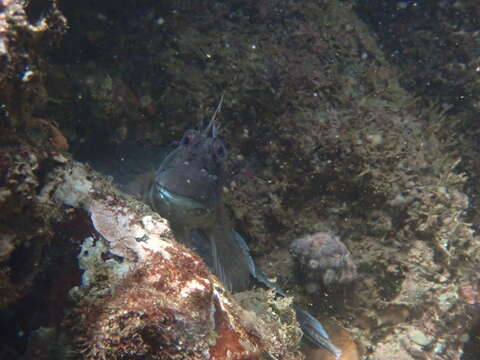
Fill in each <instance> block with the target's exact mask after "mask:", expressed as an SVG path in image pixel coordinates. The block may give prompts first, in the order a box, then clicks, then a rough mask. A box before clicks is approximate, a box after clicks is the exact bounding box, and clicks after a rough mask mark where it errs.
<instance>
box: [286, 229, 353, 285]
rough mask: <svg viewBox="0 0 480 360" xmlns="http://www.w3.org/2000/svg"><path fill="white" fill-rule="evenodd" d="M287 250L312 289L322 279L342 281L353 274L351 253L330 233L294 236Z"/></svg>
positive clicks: (349, 278)
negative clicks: (295, 260)
mask: <svg viewBox="0 0 480 360" xmlns="http://www.w3.org/2000/svg"><path fill="white" fill-rule="evenodd" d="M290 251H291V252H292V253H293V255H294V257H295V258H296V259H297V261H298V262H299V264H300V266H301V268H302V274H303V276H304V277H305V279H306V282H307V288H309V289H311V292H312V293H315V292H316V291H315V289H317V288H318V286H319V284H321V283H322V282H323V284H324V285H327V286H328V285H331V284H334V283H340V284H346V283H349V282H351V281H353V280H355V278H356V277H357V267H356V265H355V263H354V261H353V258H352V254H351V253H350V251H348V249H347V247H346V246H345V244H343V243H342V242H341V241H340V238H339V237H338V236H335V235H334V234H332V233H328V232H319V233H315V234H313V235H307V236H304V237H302V238H299V239H297V240H294V241H293V242H292V244H291V245H290Z"/></svg>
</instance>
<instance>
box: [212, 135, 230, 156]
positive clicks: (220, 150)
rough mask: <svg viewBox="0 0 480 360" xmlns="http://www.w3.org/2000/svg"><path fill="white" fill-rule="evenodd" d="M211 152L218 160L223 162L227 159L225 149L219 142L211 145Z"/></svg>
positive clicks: (221, 142)
mask: <svg viewBox="0 0 480 360" xmlns="http://www.w3.org/2000/svg"><path fill="white" fill-rule="evenodd" d="M213 152H214V154H215V156H217V158H218V159H219V160H225V159H226V158H227V148H226V147H225V145H224V144H223V141H221V140H218V141H215V142H214V143H213Z"/></svg>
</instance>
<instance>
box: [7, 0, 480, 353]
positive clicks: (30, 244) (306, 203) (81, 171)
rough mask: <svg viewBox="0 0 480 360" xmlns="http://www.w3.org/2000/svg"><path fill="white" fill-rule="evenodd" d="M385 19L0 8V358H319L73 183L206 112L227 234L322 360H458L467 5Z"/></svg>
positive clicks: (467, 212) (251, 5) (381, 10)
mask: <svg viewBox="0 0 480 360" xmlns="http://www.w3.org/2000/svg"><path fill="white" fill-rule="evenodd" d="M380 3H381V4H383V5H380ZM385 4H386V2H371V1H363V2H358V1H353V0H352V1H331V0H328V1H327V0H325V1H323V0H322V1H286V2H277V1H273V0H264V1H249V0H241V1H224V2H211V1H206V0H205V1H203V0H201V1H182V2H175V1H162V2H156V1H151V0H142V1H133V0H132V1H130V0H126V1H122V2H118V1H113V0H112V1H110V0H107V1H102V2H71V1H61V0H57V1H31V2H24V1H19V0H10V1H2V2H1V3H0V11H1V13H0V57H1V63H0V66H1V72H0V87H1V90H2V91H1V92H0V94H1V95H0V227H1V231H0V325H1V326H0V328H1V329H2V330H1V331H2V340H3V341H2V345H1V348H0V359H12V358H18V359H25V360H26V359H33V358H35V359H97V358H98V359H102V358H109V359H130V358H150V359H155V358H158V359H176V358H191V359H197V358H215V359H227V358H231V359H270V358H274V359H296V358H299V359H300V358H302V357H304V356H306V357H307V358H308V359H329V357H330V355H329V354H326V353H322V352H321V351H316V350H312V349H309V350H304V354H301V353H299V350H298V342H299V339H300V335H301V334H300V333H299V330H298V326H297V324H296V321H295V320H294V318H295V317H294V316H293V312H292V307H291V302H292V299H291V298H285V299H278V298H275V296H273V294H272V292H269V291H265V290H262V289H256V290H252V291H249V292H246V293H241V294H238V295H236V296H235V297H232V295H230V294H229V293H228V292H227V291H225V290H224V289H223V287H222V284H221V283H220V282H219V281H218V280H217V279H216V277H214V276H213V275H211V274H210V272H209V271H208V270H207V268H206V267H205V265H204V264H203V262H202V261H201V259H200V258H199V257H198V256H197V255H196V254H195V253H193V252H191V251H189V250H188V249H187V248H185V247H184V246H183V245H181V244H179V243H178V242H176V240H175V239H173V237H172V235H171V232H170V230H169V226H168V224H167V223H166V222H165V221H164V220H163V219H161V218H160V217H159V216H158V215H157V214H155V213H154V212H153V211H152V210H151V209H150V208H149V207H148V206H147V205H145V204H143V203H141V202H138V201H136V200H135V199H133V198H130V197H128V196H125V195H124V194H122V193H120V192H119V191H118V189H116V188H115V186H114V185H112V182H111V179H110V178H109V177H108V175H111V174H103V175H100V174H99V173H97V172H95V171H94V170H93V169H92V168H90V167H89V166H88V165H86V164H85V162H88V160H90V161H92V160H95V159H97V158H99V157H101V156H104V155H105V156H106V155H109V154H111V153H114V155H117V158H116V161H117V160H118V161H117V162H118V164H117V162H115V163H114V162H113V161H112V162H111V165H112V166H113V165H115V166H117V167H120V170H124V171H125V172H129V171H131V169H130V168H129V167H128V166H129V165H128V164H127V161H126V160H125V158H124V156H123V155H122V156H119V155H118V153H115V151H113V152H112V151H111V149H112V148H113V149H117V147H118V146H122V145H124V144H128V143H136V144H141V145H142V146H145V147H148V146H153V145H155V146H157V145H165V144H168V143H170V142H172V141H175V140H178V139H179V138H180V135H181V133H183V131H184V130H185V129H187V128H192V127H195V126H196V125H197V124H199V123H200V121H201V120H202V119H203V118H206V117H209V116H210V115H211V113H212V110H213V109H214V108H215V106H216V104H217V101H218V99H219V97H220V95H221V94H224V96H225V101H224V105H223V109H222V112H221V113H220V114H219V122H220V125H221V130H220V131H221V134H222V138H223V139H224V140H225V143H226V144H227V145H228V148H229V152H230V154H231V155H230V158H229V164H228V181H227V185H226V186H225V188H224V189H223V190H224V193H225V198H226V203H227V206H228V208H229V210H230V211H231V214H232V218H233V219H234V221H235V225H236V229H237V230H238V231H239V233H241V234H242V236H244V237H245V239H246V240H247V242H248V244H249V246H250V248H251V249H252V254H253V257H254V258H255V261H256V262H257V263H258V264H259V267H260V268H261V269H262V270H263V271H264V272H265V273H266V275H267V277H268V279H269V280H270V281H272V282H276V283H277V284H278V285H279V286H280V287H281V288H283V289H285V290H286V291H287V294H288V295H292V296H293V297H294V298H295V301H297V302H299V303H300V304H302V305H304V306H305V307H306V308H308V310H309V311H310V312H311V313H312V314H314V315H315V316H318V317H319V318H321V319H322V321H324V322H325V324H326V327H327V329H328V330H329V332H330V334H331V336H332V338H333V342H334V343H335V344H336V345H337V346H340V347H341V348H342V349H343V350H344V354H343V357H342V359H343V360H346V359H348V360H351V359H359V358H360V357H363V358H368V359H372V360H375V359H388V358H392V357H393V356H395V358H396V359H401V360H410V359H418V358H421V359H449V360H450V359H452V360H455V359H458V360H460V359H463V360H470V359H475V354H477V353H478V351H479V349H480V344H479V342H478V336H479V329H480V316H479V315H480V310H479V303H480V295H479V293H480V290H479V289H480V286H479V285H478V281H479V280H478V268H479V266H480V264H479V259H480V241H479V238H478V236H477V234H476V230H477V228H478V223H479V221H478V219H479V216H478V214H479V213H478V210H477V209H478V206H476V205H477V202H478V199H480V197H479V196H478V184H477V181H476V179H477V178H478V176H479V174H480V167H479V166H478V164H479V163H478V159H479V158H480V157H479V156H478V146H477V145H478V144H477V142H478V138H477V137H478V124H477V123H478V122H477V121H476V119H477V118H478V106H477V102H478V89H477V87H478V86H477V85H478V84H477V83H478V79H477V75H478V74H477V73H478V70H477V67H478V64H477V62H476V61H477V60H476V59H477V57H478V56H477V55H478V54H477V53H476V51H477V50H476V49H478V47H477V46H475V44H476V43H477V42H478V36H477V35H478V34H477V32H478V31H477V29H476V26H477V25H478V24H477V21H478V20H477V19H476V15H475V14H478V13H479V7H478V5H476V3H475V2H473V1H465V2H462V3H460V2H450V1H443V2H438V4H437V3H436V4H433V3H432V4H427V3H426V2H424V3H421V2H416V3H415V4H417V5H414V4H413V3H412V2H408V1H405V2H397V5H396V6H393V5H388V6H387V5H385ZM382 6H383V7H382ZM450 10H452V11H450ZM409 14H415V15H416V16H409ZM449 14H451V15H449ZM432 16H433V17H434V19H435V21H430V20H429V21H426V19H432ZM379 19H381V20H382V21H383V22H382V23H381V24H380V23H379V22H378V21H379ZM452 43H455V50H451V49H453V48H452V47H451V46H447V45H446V44H452ZM396 44H398V49H400V50H398V49H397V50H398V51H400V54H399V53H398V51H397V52H396V51H395V50H396V46H397V45H396ZM427 45H428V46H427ZM447 48H448V49H450V50H448V51H447V52H446V53H445V51H446V50H445V49H447ZM432 54H435V56H433V55H432ZM442 54H446V55H445V56H442ZM427 83H429V84H430V85H428V84H427ZM419 84H420V85H422V86H420V85H419ZM467 130H468V131H467ZM137 158H138V161H137V162H138V163H139V164H140V163H141V162H144V161H147V156H146V155H145V156H142V155H139V156H138V157H137ZM312 234H314V235H312ZM332 234H335V235H332ZM327 235H328V236H327ZM327 238H328V239H327ZM315 239H317V240H318V241H317V240H315ZM322 239H323V240H322ZM340 239H341V241H340ZM320 240H322V241H324V242H322V241H320ZM326 240H328V241H326ZM324 243H325V244H327V245H329V246H330V245H332V246H333V247H332V248H333V250H334V251H333V253H332V252H330V250H331V249H330V248H328V246H327V247H322V246H323V245H322V244H324ZM312 244H314V245H315V246H313V245H312ZM311 246H313V248H312V247H311ZM312 249H313V250H312ZM327 250H328V251H327ZM322 251H325V252H322ZM332 254H333V257H334V258H335V256H338V257H337V258H335V259H334V260H336V261H333V263H328V264H327V265H328V266H327V268H328V269H330V270H331V271H330V270H325V268H324V266H323V265H324V264H323V262H322V261H326V262H328V261H327V259H328V257H329V256H332ZM325 255H328V256H327V257H324V256H325ZM330 260H332V259H330ZM331 265H336V266H333V267H332V266H331ZM339 265H340V266H339ZM334 280H339V281H334ZM330 358H331V357H330Z"/></svg>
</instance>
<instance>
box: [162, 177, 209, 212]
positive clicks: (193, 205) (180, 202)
mask: <svg viewBox="0 0 480 360" xmlns="http://www.w3.org/2000/svg"><path fill="white" fill-rule="evenodd" d="M156 190H157V194H158V198H159V200H160V201H161V202H164V203H165V204H169V205H170V206H174V207H176V208H178V210H181V211H183V212H189V213H193V214H196V215H203V214H205V213H206V212H208V211H209V210H210V208H209V207H208V206H206V205H204V204H202V203H201V202H199V201H196V200H194V199H192V198H189V197H187V196H183V195H179V194H176V193H174V192H172V191H170V190H168V189H166V188H165V187H163V186H161V185H160V184H158V183H157V184H156Z"/></svg>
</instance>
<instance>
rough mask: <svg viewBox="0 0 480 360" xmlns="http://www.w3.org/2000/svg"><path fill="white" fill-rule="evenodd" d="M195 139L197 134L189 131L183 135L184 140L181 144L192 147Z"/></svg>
mask: <svg viewBox="0 0 480 360" xmlns="http://www.w3.org/2000/svg"><path fill="white" fill-rule="evenodd" d="M194 137H195V133H194V132H193V131H191V130H189V131H187V132H186V133H185V134H184V135H183V137H182V140H180V144H182V145H190V144H191V143H192V142H193V139H194Z"/></svg>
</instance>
